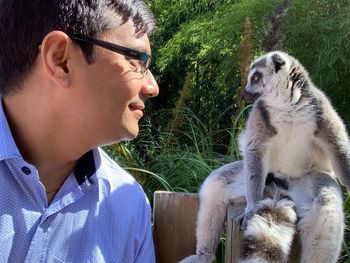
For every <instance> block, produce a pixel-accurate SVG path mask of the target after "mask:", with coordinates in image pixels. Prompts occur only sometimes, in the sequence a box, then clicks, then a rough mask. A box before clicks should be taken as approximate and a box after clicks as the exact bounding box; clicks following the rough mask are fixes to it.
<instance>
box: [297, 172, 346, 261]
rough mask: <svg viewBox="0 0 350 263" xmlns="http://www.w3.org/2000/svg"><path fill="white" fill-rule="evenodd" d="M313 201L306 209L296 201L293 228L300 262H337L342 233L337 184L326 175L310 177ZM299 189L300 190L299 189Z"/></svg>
mask: <svg viewBox="0 0 350 263" xmlns="http://www.w3.org/2000/svg"><path fill="white" fill-rule="evenodd" d="M310 178H312V184H311V185H312V189H304V191H313V193H314V198H313V199H312V200H311V203H310V202H309V207H307V206H308V205H307V204H305V203H302V202H300V203H299V204H296V205H297V214H298V217H300V220H299V222H298V224H297V229H298V232H299V235H300V240H301V246H302V251H301V260H300V262H301V263H311V262H317V263H332V262H337V259H338V257H339V253H340V249H341V243H342V240H343V232H344V215H343V202H342V192H341V189H340V187H339V185H338V183H337V182H336V181H335V180H334V179H333V178H331V177H330V176H328V175H326V174H313V175H311V177H310ZM301 190H303V189H301Z"/></svg>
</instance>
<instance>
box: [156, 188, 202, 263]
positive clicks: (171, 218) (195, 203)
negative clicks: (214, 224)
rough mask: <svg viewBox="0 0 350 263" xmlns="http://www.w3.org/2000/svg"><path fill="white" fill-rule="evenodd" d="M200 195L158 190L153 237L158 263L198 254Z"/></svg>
mask: <svg viewBox="0 0 350 263" xmlns="http://www.w3.org/2000/svg"><path fill="white" fill-rule="evenodd" d="M198 208H199V195H198V194H194V193H178V192H165V191H156V192H155V193H154V203H153V224H154V228H153V236H154V242H155V247H156V258H157V263H176V262H178V261H179V260H181V259H183V258H185V257H187V256H189V255H192V254H195V253H196V234H195V229H196V219H197V213H198Z"/></svg>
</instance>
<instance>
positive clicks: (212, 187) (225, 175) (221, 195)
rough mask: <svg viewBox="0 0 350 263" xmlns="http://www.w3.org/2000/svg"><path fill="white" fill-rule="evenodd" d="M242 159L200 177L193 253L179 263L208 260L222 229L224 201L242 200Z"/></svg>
mask: <svg viewBox="0 0 350 263" xmlns="http://www.w3.org/2000/svg"><path fill="white" fill-rule="evenodd" d="M242 171H243V162H242V161H237V162H233V163H230V164H227V165H224V166H222V167H220V168H219V169H217V170H215V171H214V172H212V173H211V174H210V175H209V176H208V177H207V179H206V180H205V181H204V183H203V185H202V187H201V190H200V195H199V196H200V207H199V212H198V216H197V229H196V238H197V245H196V255H193V256H190V257H188V258H186V259H184V260H182V261H181V263H210V262H213V261H214V259H215V251H216V249H217V246H218V244H219V241H220V236H221V234H222V231H223V229H224V223H225V219H226V214H227V206H228V203H230V202H232V201H235V200H238V201H243V200H244V196H245V183H244V176H243V175H242Z"/></svg>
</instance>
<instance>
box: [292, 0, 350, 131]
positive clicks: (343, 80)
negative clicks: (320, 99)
mask: <svg viewBox="0 0 350 263" xmlns="http://www.w3.org/2000/svg"><path fill="white" fill-rule="evenodd" d="M292 3H293V4H292V6H291V8H290V10H289V13H288V16H287V21H286V27H285V31H286V36H287V38H286V47H287V49H288V50H289V51H290V52H291V53H292V54H293V55H294V56H296V57H297V58H298V59H299V60H300V61H301V62H302V64H304V66H305V67H306V68H307V69H308V71H309V72H310V75H311V78H312V79H313V81H314V82H315V84H316V85H317V86H318V87H319V88H321V89H323V90H324V91H325V92H326V94H327V95H328V96H329V97H330V99H331V100H332V102H333V104H334V105H335V107H336V108H337V109H338V111H339V113H340V114H341V116H342V117H343V118H344V119H345V121H346V123H347V125H348V127H349V124H350V114H349V113H350V112H349V107H348V105H347V103H348V102H349V101H350V92H349V83H350V42H349V40H350V4H349V1H348V0H327V1H325V0H323V1H320V0H310V1H303V0H294V1H293V2H292Z"/></svg>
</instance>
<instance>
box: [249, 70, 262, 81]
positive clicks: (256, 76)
mask: <svg viewBox="0 0 350 263" xmlns="http://www.w3.org/2000/svg"><path fill="white" fill-rule="evenodd" d="M260 79H261V73H260V72H259V71H256V72H255V73H254V74H253V76H252V78H251V82H252V84H256V83H258V82H259V81H260Z"/></svg>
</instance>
